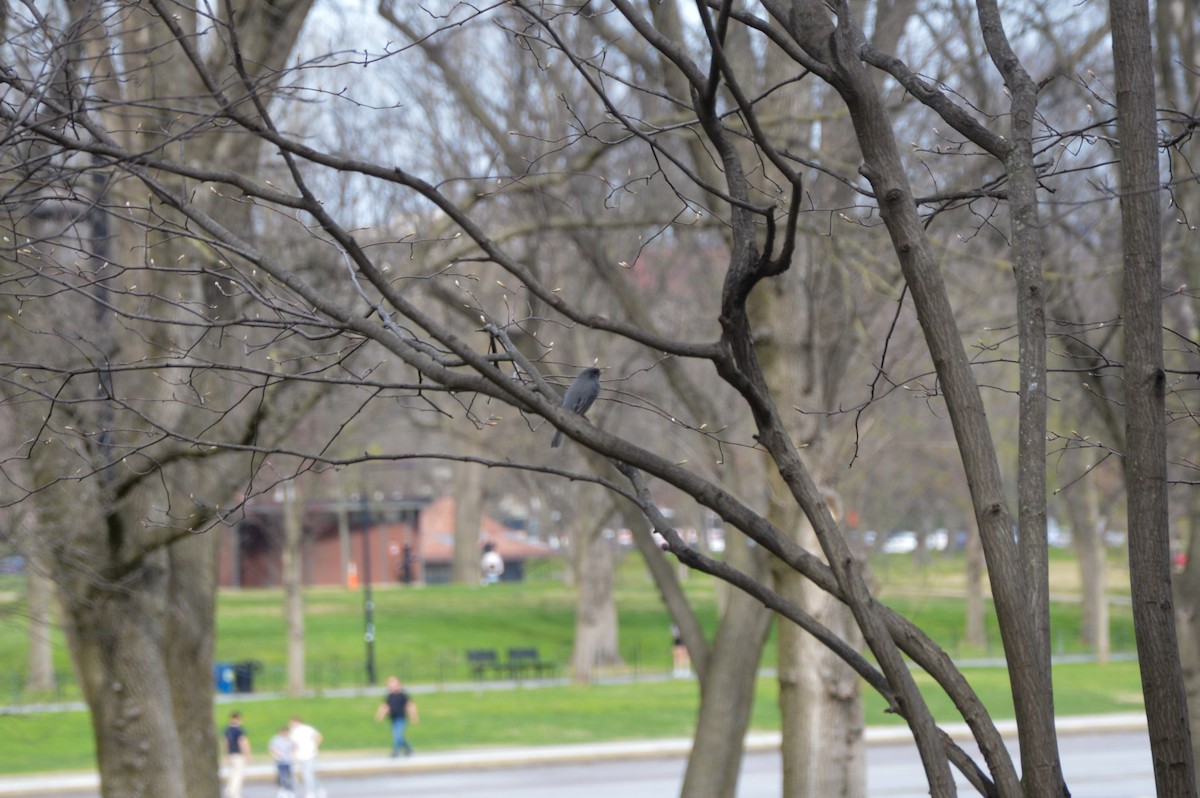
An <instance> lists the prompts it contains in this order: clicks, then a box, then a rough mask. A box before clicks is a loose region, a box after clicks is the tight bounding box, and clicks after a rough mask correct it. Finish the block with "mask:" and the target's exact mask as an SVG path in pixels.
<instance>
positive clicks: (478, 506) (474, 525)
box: [451, 463, 483, 585]
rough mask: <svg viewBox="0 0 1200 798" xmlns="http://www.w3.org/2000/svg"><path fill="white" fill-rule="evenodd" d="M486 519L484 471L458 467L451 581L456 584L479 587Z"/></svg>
mask: <svg viewBox="0 0 1200 798" xmlns="http://www.w3.org/2000/svg"><path fill="white" fill-rule="evenodd" d="M482 518H483V468H482V467H481V466H477V465H474V464H472V463H460V464H458V465H457V466H456V467H455V480H454V562H453V563H452V565H451V568H452V573H451V579H452V580H453V581H454V584H456V585H477V584H479V579H480V569H479V563H480V557H482V555H483V549H482V548H480V545H479V525H480V520H481V519H482Z"/></svg>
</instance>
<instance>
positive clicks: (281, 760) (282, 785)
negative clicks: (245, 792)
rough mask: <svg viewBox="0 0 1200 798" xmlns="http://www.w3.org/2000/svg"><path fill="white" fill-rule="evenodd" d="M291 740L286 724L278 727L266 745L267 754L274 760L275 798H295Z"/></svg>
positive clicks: (289, 730) (289, 729)
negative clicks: (277, 786)
mask: <svg viewBox="0 0 1200 798" xmlns="http://www.w3.org/2000/svg"><path fill="white" fill-rule="evenodd" d="M292 747H293V746H292V738H291V728H290V727H289V726H288V724H286V723H285V724H283V726H281V727H279V731H277V732H276V733H275V736H274V737H272V738H271V742H270V743H268V744H267V752H268V753H269V754H270V755H271V758H272V759H274V760H275V783H276V784H277V785H279V789H278V791H277V792H276V793H275V798H295V795H296V781H295V779H293V778H292Z"/></svg>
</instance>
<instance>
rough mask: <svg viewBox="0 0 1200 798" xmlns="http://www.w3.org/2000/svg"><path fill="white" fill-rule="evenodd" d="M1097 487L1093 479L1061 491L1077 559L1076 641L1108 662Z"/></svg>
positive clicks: (1106, 594)
mask: <svg viewBox="0 0 1200 798" xmlns="http://www.w3.org/2000/svg"><path fill="white" fill-rule="evenodd" d="M1098 490H1099V488H1098V487H1097V486H1096V484H1095V482H1094V481H1093V480H1090V479H1089V480H1085V481H1083V482H1082V483H1080V484H1079V485H1074V486H1072V487H1071V489H1070V490H1068V491H1067V492H1066V493H1065V494H1064V495H1065V496H1066V499H1067V512H1068V513H1069V514H1070V517H1071V547H1072V548H1073V549H1074V550H1075V556H1076V557H1077V558H1078V560H1079V585H1080V602H1081V605H1082V606H1081V607H1080V610H1081V616H1080V617H1081V621H1080V630H1079V636H1080V642H1082V643H1083V644H1084V645H1086V646H1091V648H1092V649H1093V650H1094V651H1095V652H1096V659H1097V660H1098V661H1099V662H1108V658H1109V654H1110V653H1111V651H1110V648H1111V645H1110V642H1109V636H1108V590H1107V581H1108V580H1107V573H1106V572H1107V569H1108V563H1107V557H1106V555H1105V552H1104V521H1103V519H1101V517H1100V510H1099V507H1098V503H1097V500H1096V492H1097V491H1098Z"/></svg>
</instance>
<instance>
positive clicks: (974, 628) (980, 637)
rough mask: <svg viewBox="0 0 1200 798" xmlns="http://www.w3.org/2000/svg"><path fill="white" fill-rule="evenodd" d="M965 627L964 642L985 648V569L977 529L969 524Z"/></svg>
mask: <svg viewBox="0 0 1200 798" xmlns="http://www.w3.org/2000/svg"><path fill="white" fill-rule="evenodd" d="M966 559H967V562H966V566H967V628H966V634H965V639H966V644H967V645H968V646H974V647H975V648H977V649H980V650H986V649H987V627H986V626H985V624H984V618H985V616H986V613H987V602H986V596H985V593H984V591H985V590H986V587H985V583H984V577H985V576H986V573H987V572H986V570H985V568H984V561H983V546H982V545H981V544H980V540H979V531H978V530H976V529H975V527H974V525H972V526H971V529H970V531H969V532H968V533H967V554H966Z"/></svg>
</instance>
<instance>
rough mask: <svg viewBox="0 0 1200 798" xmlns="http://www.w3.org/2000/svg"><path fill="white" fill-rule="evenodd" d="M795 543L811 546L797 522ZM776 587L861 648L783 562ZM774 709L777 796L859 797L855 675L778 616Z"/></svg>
mask: <svg viewBox="0 0 1200 798" xmlns="http://www.w3.org/2000/svg"><path fill="white" fill-rule="evenodd" d="M801 526H802V528H803V530H804V531H803V532H802V535H801V537H802V541H801V542H802V543H805V544H807V545H808V546H810V547H811V546H812V545H813V538H814V536H813V533H812V529H811V526H810V525H809V524H808V523H807V522H806V519H805V520H802V521H801ZM775 571H776V578H775V584H776V590H777V592H779V593H780V595H782V596H783V597H784V598H787V599H790V600H791V601H794V602H795V603H796V604H797V605H799V606H801V607H803V608H804V609H805V610H807V611H808V613H809V614H810V615H812V616H813V618H815V619H816V620H817V621H819V622H821V623H822V624H824V625H825V626H826V627H828V628H829V629H830V630H831V631H832V632H834V634H836V635H838V636H839V637H841V638H842V639H843V640H846V641H847V642H849V643H851V645H855V646H856V647H861V645H862V638H861V635H860V634H859V633H858V627H857V625H856V624H855V621H854V615H853V613H851V612H850V610H849V608H848V607H846V605H844V604H842V603H841V602H840V601H838V600H836V599H834V598H832V597H831V596H830V595H829V594H828V593H826V592H824V591H823V590H820V589H819V588H817V587H816V586H815V585H813V583H812V582H810V581H809V580H807V579H804V578H803V577H801V576H800V575H799V574H797V573H796V572H795V571H793V570H791V569H790V568H786V567H775ZM777 645H778V657H779V710H780V715H781V720H780V728H781V729H782V732H783V750H784V752H785V755H784V757H783V792H782V793H781V795H782V796H783V798H808V797H809V796H817V795H820V796H829V798H864V796H866V794H867V780H866V746H865V742H864V739H863V707H862V688H861V685H862V680H861V679H860V678H859V676H858V674H856V673H855V672H854V670H853V669H851V668H850V667H849V666H848V665H846V663H845V662H843V661H842V660H841V659H839V658H838V657H837V656H835V655H834V654H833V653H832V652H831V651H830V650H829V649H828V648H826V647H825V646H824V645H822V644H821V643H819V642H818V641H817V640H816V638H814V637H813V636H812V635H810V634H807V633H806V632H804V631H802V630H801V629H800V628H799V627H798V626H796V625H795V624H793V623H789V622H787V621H783V620H781V621H780V623H779V639H778V643H777Z"/></svg>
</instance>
